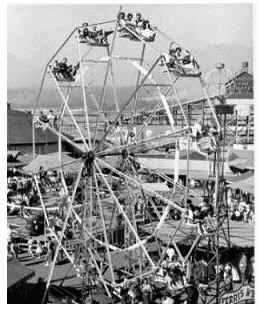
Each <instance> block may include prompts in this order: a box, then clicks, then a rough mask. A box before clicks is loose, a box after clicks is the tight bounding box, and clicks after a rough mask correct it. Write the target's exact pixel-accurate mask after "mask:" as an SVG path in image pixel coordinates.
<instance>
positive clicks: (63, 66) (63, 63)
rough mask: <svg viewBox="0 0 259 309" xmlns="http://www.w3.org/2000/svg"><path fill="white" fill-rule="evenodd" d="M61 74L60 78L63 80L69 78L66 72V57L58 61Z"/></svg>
mask: <svg viewBox="0 0 259 309" xmlns="http://www.w3.org/2000/svg"><path fill="white" fill-rule="evenodd" d="M58 73H60V74H61V75H62V78H63V79H65V80H68V79H69V74H68V66H67V58H66V57H65V58H63V59H62V60H61V61H60V62H59V72H58Z"/></svg>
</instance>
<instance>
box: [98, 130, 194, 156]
mask: <svg viewBox="0 0 259 309" xmlns="http://www.w3.org/2000/svg"><path fill="white" fill-rule="evenodd" d="M187 129H188V128H187V127H186V128H183V129H180V130H178V131H175V132H172V133H170V134H168V135H165V134H161V135H156V136H153V137H151V138H147V139H143V140H142V141H141V142H139V143H137V142H132V143H129V144H128V145H120V146H116V147H112V148H111V147H110V148H109V149H106V150H104V151H100V152H97V153H96V155H97V156H98V157H105V156H109V155H120V154H121V151H122V150H123V149H127V150H128V152H129V153H138V152H141V151H144V150H151V149H153V148H154V144H152V143H153V142H157V146H156V147H162V146H166V145H168V144H171V143H172V138H177V137H178V136H181V135H182V134H183V133H184V132H186V130H187Z"/></svg>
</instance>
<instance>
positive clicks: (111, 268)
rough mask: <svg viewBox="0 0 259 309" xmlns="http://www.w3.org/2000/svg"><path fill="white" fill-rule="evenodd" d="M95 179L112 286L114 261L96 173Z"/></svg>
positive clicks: (113, 281) (113, 282)
mask: <svg viewBox="0 0 259 309" xmlns="http://www.w3.org/2000/svg"><path fill="white" fill-rule="evenodd" d="M93 177H94V182H95V187H96V198H97V204H98V206H99V211H100V216H101V220H102V226H103V233H104V240H105V245H106V252H107V256H108V261H109V266H110V271H111V277H112V284H115V279H114V272H113V265H112V259H111V254H110V248H109V245H108V237H107V231H106V225H105V220H104V215H103V210H102V204H101V200H100V192H99V187H98V182H97V178H96V174H95V173H94V176H93Z"/></svg>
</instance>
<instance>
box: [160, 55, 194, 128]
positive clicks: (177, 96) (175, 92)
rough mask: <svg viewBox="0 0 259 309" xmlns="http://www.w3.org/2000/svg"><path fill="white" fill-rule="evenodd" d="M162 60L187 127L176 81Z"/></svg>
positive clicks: (187, 122) (187, 123)
mask: <svg viewBox="0 0 259 309" xmlns="http://www.w3.org/2000/svg"><path fill="white" fill-rule="evenodd" d="M162 61H163V64H164V66H165V68H166V72H167V76H168V79H169V81H170V83H171V87H172V90H173V92H174V96H175V98H176V101H177V104H178V106H179V107H180V110H181V112H182V115H183V117H184V120H185V123H186V125H187V126H188V127H190V124H189V121H188V119H187V117H186V114H185V112H184V109H183V106H182V102H181V100H180V98H179V95H178V92H177V90H176V87H175V82H176V81H175V82H173V80H172V76H171V74H170V72H169V68H168V66H167V64H166V62H165V59H164V58H162Z"/></svg>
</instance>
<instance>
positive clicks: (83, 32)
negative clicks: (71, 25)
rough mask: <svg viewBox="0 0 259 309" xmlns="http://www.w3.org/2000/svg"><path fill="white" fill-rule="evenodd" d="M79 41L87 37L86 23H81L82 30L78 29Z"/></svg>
mask: <svg viewBox="0 0 259 309" xmlns="http://www.w3.org/2000/svg"><path fill="white" fill-rule="evenodd" d="M78 34H79V39H80V40H82V41H83V40H84V39H86V38H87V37H88V36H89V29H88V23H83V25H82V29H78Z"/></svg>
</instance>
